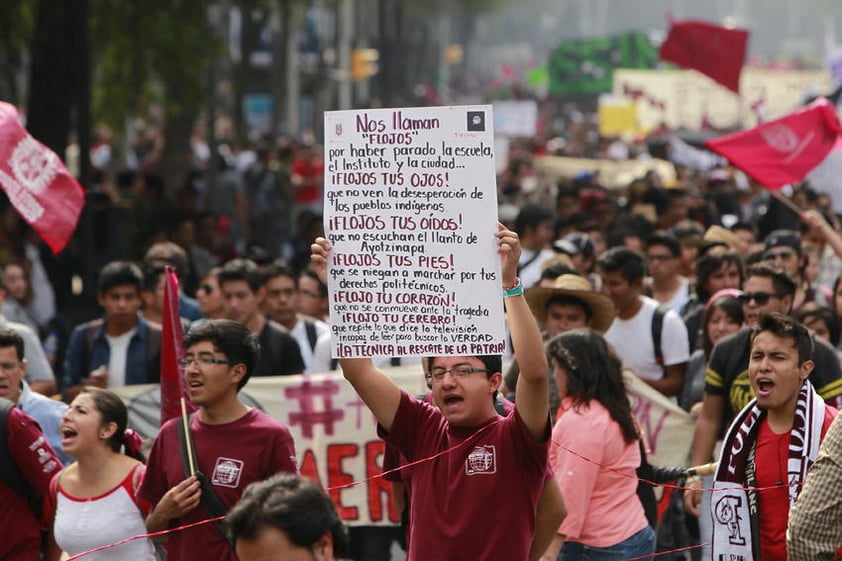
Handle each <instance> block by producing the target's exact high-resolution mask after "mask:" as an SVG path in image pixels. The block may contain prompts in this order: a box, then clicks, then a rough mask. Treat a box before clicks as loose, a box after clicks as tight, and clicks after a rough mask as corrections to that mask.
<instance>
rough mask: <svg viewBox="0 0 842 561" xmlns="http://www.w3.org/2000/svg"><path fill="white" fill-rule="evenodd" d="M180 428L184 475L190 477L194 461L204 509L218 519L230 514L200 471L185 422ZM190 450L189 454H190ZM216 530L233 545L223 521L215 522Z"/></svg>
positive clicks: (194, 447)
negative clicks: (191, 462) (188, 442)
mask: <svg viewBox="0 0 842 561" xmlns="http://www.w3.org/2000/svg"><path fill="white" fill-rule="evenodd" d="M192 421H193V415H190V416H189V417H188V418H187V423H188V425H189V424H190V423H191V422H192ZM176 424H177V426H178V442H179V445H180V448H181V464H182V466H183V467H184V474H185V476H186V477H190V475H191V474H190V458H192V459H193V466H194V467H195V469H196V473H195V475H196V479H198V480H199V486H200V487H201V489H202V507H203V508H204V509H205V512H207V513H208V514H209V515H211V517H213V518H217V517H219V516H225V514H227V513H228V508H227V507H226V506H225V504H223V502H222V501H221V500H220V498H219V497H218V496H217V494H216V491H214V490H213V485H212V484H211V482H210V480H208V478H207V477H206V476H205V474H203V473H202V471H201V470H200V469H199V461H198V460H197V459H196V446H195V445H194V443H193V435H192V434H191V433H190V431H189V430H187V431H185V430H184V421H183V420H182V419H179V420H178V422H177V423H176ZM188 439H190V446H189V447H188V446H187V440H188ZM188 449H189V453H188ZM214 525H215V526H216V529H217V530H219V533H220V534H222V537H223V538H225V541H226V542H227V543H228V545H232V544H231V542H230V540H229V539H228V533H227V532H226V530H225V524H224V523H223V521H222V520H217V521H216V522H214Z"/></svg>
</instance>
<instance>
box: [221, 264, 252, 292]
mask: <svg viewBox="0 0 842 561" xmlns="http://www.w3.org/2000/svg"><path fill="white" fill-rule="evenodd" d="M229 281H245V283H246V284H248V286H249V288H250V289H251V291H252V292H257V291H258V290H260V287H261V286H263V275H262V274H261V273H260V269H258V268H257V263H255V262H254V261H252V260H251V259H242V258H237V259H231V260H230V261H228V262H227V263H225V264H224V265H223V266H222V270H221V271H219V276H218V277H217V282H219V287H220V288H222V287H223V285H224V284H225V283H226V282H229Z"/></svg>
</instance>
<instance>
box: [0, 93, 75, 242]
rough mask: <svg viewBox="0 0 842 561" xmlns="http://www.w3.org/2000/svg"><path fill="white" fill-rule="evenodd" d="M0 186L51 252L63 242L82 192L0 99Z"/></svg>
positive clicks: (9, 106)
mask: <svg viewBox="0 0 842 561" xmlns="http://www.w3.org/2000/svg"><path fill="white" fill-rule="evenodd" d="M0 187H2V189H3V190H4V191H5V192H6V195H8V196H9V201H11V203H12V206H14V207H15V209H16V210H17V211H18V212H19V213H20V215H21V216H22V217H23V219H24V220H25V221H26V223H27V224H29V225H30V226H32V228H33V229H34V230H35V231H36V232H38V235H40V236H41V238H42V239H43V240H44V241H45V242H47V245H49V246H50V249H51V250H53V253H58V252H59V251H61V250H62V249H64V246H66V245H67V242H68V240H69V239H70V236H72V235H73V230H75V229H76V222H78V220H79V213H80V212H81V211H82V206H83V205H84V204H85V192H84V191H83V190H82V187H80V186H79V183H77V182H76V179H74V177H73V176H72V175H70V173H69V172H68V171H67V168H65V167H64V164H63V163H62V161H61V158H59V157H58V156H57V155H56V153H55V152H53V151H52V150H50V149H49V148H47V147H46V146H44V145H43V144H41V143H40V142H38V141H37V140H35V139H34V138H32V136H31V135H30V134H29V133H28V132H26V129H24V128H23V126H21V124H20V120H19V119H18V112H17V110H16V109H15V107H14V105H10V104H8V103H3V102H0Z"/></svg>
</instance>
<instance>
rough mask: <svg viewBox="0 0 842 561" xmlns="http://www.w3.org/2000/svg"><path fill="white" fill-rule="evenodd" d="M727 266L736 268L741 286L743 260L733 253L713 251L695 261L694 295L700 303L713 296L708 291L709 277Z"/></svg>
mask: <svg viewBox="0 0 842 561" xmlns="http://www.w3.org/2000/svg"><path fill="white" fill-rule="evenodd" d="M728 264H734V265H736V267H737V273H738V274H739V275H740V284H739V286H742V285H743V260H742V259H741V258H740V256H739V254H737V253H736V252H735V251H714V252H713V253H705V254H704V255H702V256H701V257H700V258H699V260H698V261H696V295H697V296H698V297H699V300H701V301H702V302H707V301H708V298H710V297H711V296H713V294H711V293H710V292H709V291H708V287H707V284H708V281H709V280H710V277H711V275H713V274H714V273H715V272H717V271H718V270H720V269H721V268H722V267H724V266H725V265H728Z"/></svg>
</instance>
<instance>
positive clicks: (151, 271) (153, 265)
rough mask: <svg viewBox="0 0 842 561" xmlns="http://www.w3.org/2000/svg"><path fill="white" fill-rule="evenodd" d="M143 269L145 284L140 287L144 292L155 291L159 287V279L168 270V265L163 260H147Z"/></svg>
mask: <svg viewBox="0 0 842 561" xmlns="http://www.w3.org/2000/svg"><path fill="white" fill-rule="evenodd" d="M141 270H142V271H143V284H142V285H141V287H140V289H141V290H142V291H144V292H155V289H156V288H157V287H158V281H159V280H161V276H162V275H163V274H164V273H165V272H166V270H167V265H166V264H165V263H164V262H163V261H151V262H149V261H147V262H144V263H143V265H142V266H141Z"/></svg>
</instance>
